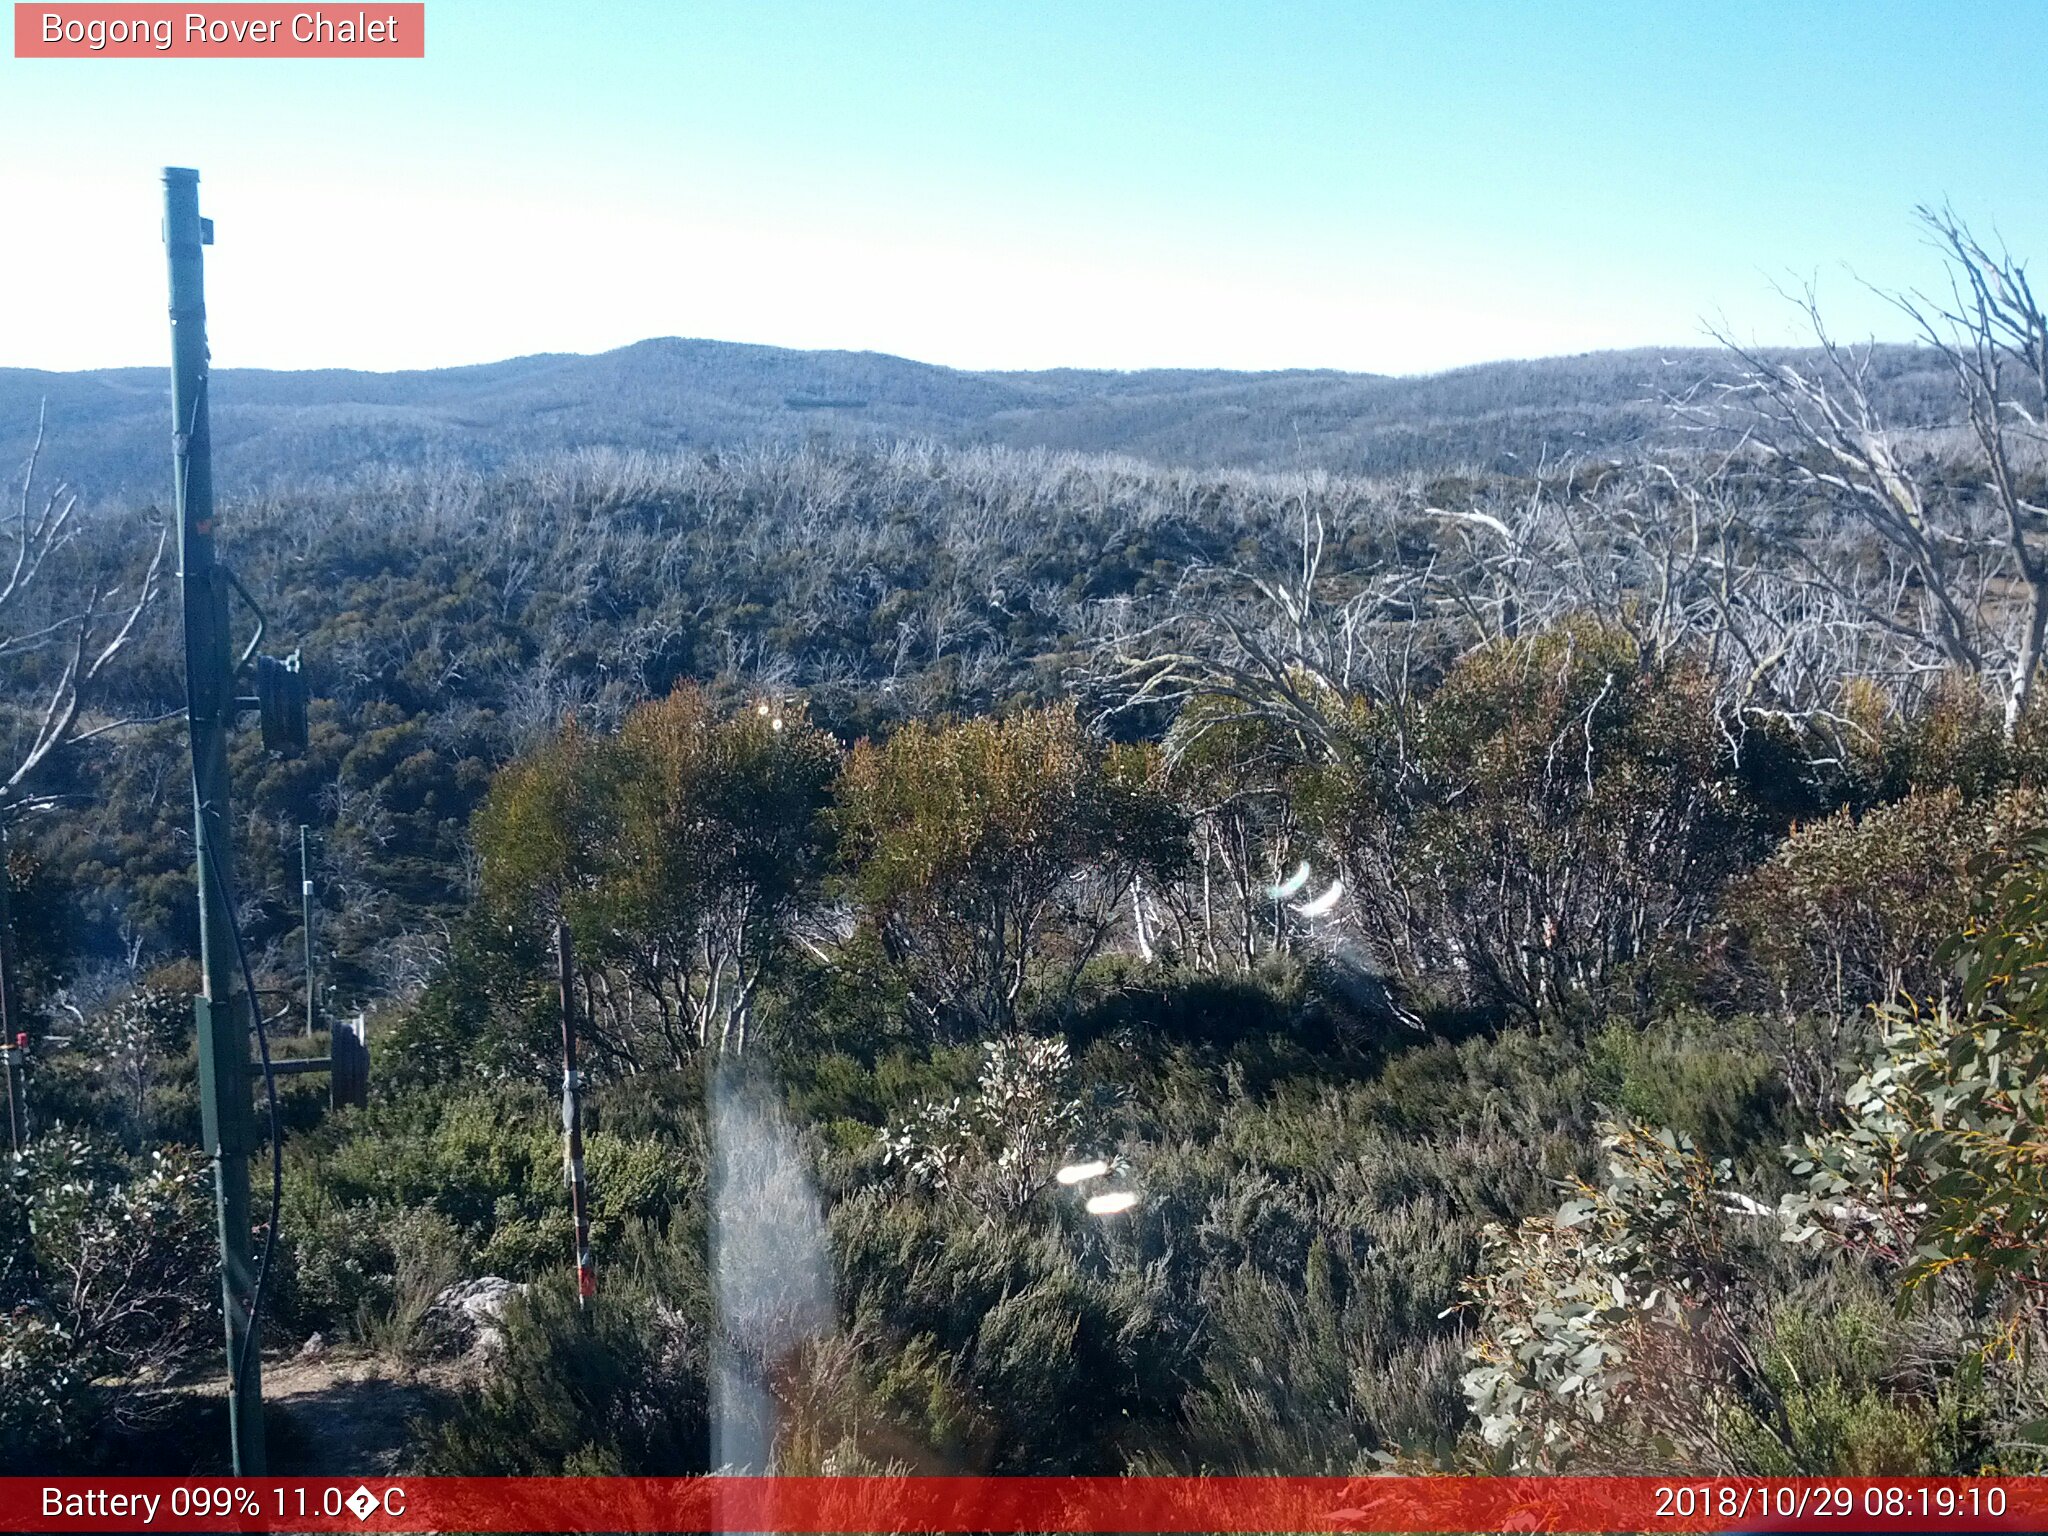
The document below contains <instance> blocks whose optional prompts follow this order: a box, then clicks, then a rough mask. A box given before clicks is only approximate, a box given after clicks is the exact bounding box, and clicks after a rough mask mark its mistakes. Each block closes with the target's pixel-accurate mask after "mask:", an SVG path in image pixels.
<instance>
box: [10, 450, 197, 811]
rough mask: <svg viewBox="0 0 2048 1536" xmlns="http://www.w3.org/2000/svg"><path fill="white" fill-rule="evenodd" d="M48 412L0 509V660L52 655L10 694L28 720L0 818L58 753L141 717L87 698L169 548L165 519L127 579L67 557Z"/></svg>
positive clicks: (65, 514) (135, 620)
mask: <svg viewBox="0 0 2048 1536" xmlns="http://www.w3.org/2000/svg"><path fill="white" fill-rule="evenodd" d="M45 418H46V413H38V415H37V419H36V436H35V443H34V446H33V447H32V448H31V449H30V451H29V456H28V462H27V464H26V466H25V467H24V469H23V472H22V478H21V490H20V493H19V495H18V496H17V497H15V498H14V504H13V506H12V507H11V508H9V509H8V511H7V512H6V513H5V514H4V515H0V569H4V571H5V576H4V578H0V661H5V662H9V663H11V664H12V666H14V667H17V668H18V667H21V666H22V665H23V663H24V661H25V660H26V658H28V657H30V656H40V657H44V658H53V660H52V661H50V663H49V664H48V665H45V666H43V667H42V668H41V669H40V670H41V673H42V676H41V677H40V678H39V679H38V681H37V682H36V683H35V685H34V692H33V694H32V695H31V696H30V697H29V698H28V699H27V700H26V701H23V700H9V701H7V702H8V703H11V704H14V705H15V707H17V708H19V709H20V710H21V711H22V716H23V725H24V727H25V728H24V729H23V730H22V731H21V733H20V735H19V736H18V738H17V740H16V743H15V745H14V748H13V751H12V752H11V753H10V756H12V758H13V762H12V763H11V764H9V763H7V762H4V761H0V824H4V823H5V822H6V821H8V820H11V819H13V818H14V817H17V816H20V815H22V814H24V813H26V812H28V811H32V810H37V809H40V808H41V807H43V806H44V805H45V804H47V803H48V802H49V797H47V796H38V795H37V794H36V793H35V791H34V788H33V784H34V780H35V777H36V775H37V773H38V772H39V771H40V770H41V769H42V768H44V767H45V766H46V765H47V764H48V763H49V762H50V760H51V759H52V758H53V757H55V756H56V755H57V754H58V753H59V752H61V751H63V750H64V749H66V748H68V747H73V746H77V745H79V744H81V743H83V742H87V741H90V740H92V739H93V738H94V737H97V736H104V735H106V734H108V733H109V732H112V731H117V730H120V729H122V728H124V727H127V726H131V725H137V724H141V723H144V721H143V720H141V719H134V718H117V719H98V718H95V717H94V716H93V715H92V713H91V706H92V704H93V702H94V699H95V696H96V694H98V693H99V692H100V691H101V690H102V688H103V686H104V684H105V682H106V680H107V677H108V671H109V668H110V667H111V665H112V663H113V661H114V659H115V657H117V656H118V655H120V653H121V652H122V650H123V649H124V648H125V647H126V646H127V645H128V644H129V642H130V641H131V640H132V639H133V638H134V636H135V632H136V627H137V625H138V624H139V623H140V622H141V619H142V615H143V613H144V611H145V610H146V609H147V608H148V607H149V604H150V602H151V600H152V599H153V598H154V597H155V596H156V595H157V592H158V590H159V589H160V587H161V585H162V576H163V565H164V555H165V551H166V550H167V549H168V548H169V547H170V528H169V526H168V525H164V526H161V527H159V529H158V530H157V540H156V548H155V550H154V552H153V553H152V554H151V555H150V557H149V560H148V563H147V565H146V566H145V567H144V569H143V571H142V574H141V577H140V579H139V580H136V581H134V582H133V583H132V584H130V583H127V582H122V581H118V580H114V579H111V578H109V577H108V576H107V575H106V574H105V570H104V566H103V563H102V562H101V561H100V560H98V559H96V558H92V557H90V556H88V557H86V558H82V559H70V558H66V557H67V556H69V555H76V554H78V552H79V538H78V536H79V533H80V531H81V526H80V519H79V510H78V508H79V496H78V493H77V492H76V491H74V490H72V489H71V488H70V487H68V486H66V485H64V484H62V483H59V484H57V485H55V486H54V487H51V488H49V489H47V490H45V489H42V488H40V487H38V485H37V483H36V472H37V469H38V467H39V466H40V464H41V461H42V452H43V441H44V431H45V425H46V419H45ZM67 585H68V587H69V590H64V588H65V587H66V586H67ZM149 718H156V719H161V718H166V717H164V716H154V717H149Z"/></svg>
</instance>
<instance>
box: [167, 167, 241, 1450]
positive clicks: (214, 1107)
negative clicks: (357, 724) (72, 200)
mask: <svg viewBox="0 0 2048 1536" xmlns="http://www.w3.org/2000/svg"><path fill="white" fill-rule="evenodd" d="M212 243H213V221H212V220H211V219H202V218H201V217H200V216H199V173H198V172H197V171H193V170H182V169H179V168H176V167H166V168H165V170H164V248H165V251H166V253H167V255H168V257H169V260H170V278H171V455H172V459H171V462H172V471H173V485H174V490H175V495H176V499H177V511H178V578H179V584H180V586H181V588H182V590H183V595H184V606H185V700H186V710H187V719H188V722H189V724H190V728H191V736H192V806H193V846H194V850H195V852H196V854H197V857H198V870H197V873H198V877H199V964H200V970H201V973H202V976H203V982H204V990H203V991H202V992H201V993H200V994H199V996H198V997H196V998H194V999H193V1005H194V1009H195V1012H196V1014H197V1021H198V1026H199V1107H200V1122H201V1134H202V1136H203V1137H204V1139H205V1143H206V1152H207V1155H208V1156H209V1157H210V1158H211V1159H212V1160H213V1178H214V1193H215V1207H216V1210H217V1213H218V1215H219V1219H220V1257H221V1309H222V1311H223V1312H224V1313H225V1314H226V1319H227V1352H228V1382H229V1388H228V1391H229V1396H228V1434H229V1436H230V1438H231V1440H232V1442H233V1451H234V1470H235V1475H236V1476H238V1477H247V1476H252V1475H255V1474H257V1473H260V1472H262V1471H263V1469H264V1467H263V1461H264V1458H263V1360H262V1353H261V1348H260V1341H259V1338H258V1334H257V1328H256V1318H255V1315H254V1307H255V1300H256V1296H255V1292H256V1274H255V1268H254V1266H253V1264H252V1262H251V1259H250V1252H249V1238H250V1229H249V1156H250V1153H251V1152H253V1151H254V1150H255V1144H254V1136H253V1126H252V1121H253V1119H254V1117H253V1115H252V1114H251V1112H250V1103H249V1029H250V1023H251V1015H250V1012H249V1010H250V1009H251V1008H252V1007H254V1006H255V1001H256V1000H255V999H254V998H251V997H246V996H244V995H243V994H242V990H241V988H240V987H239V985H238V984H237V981H236V976H235V969H236V968H235V943H236V940H235V930H234V923H235V914H234V913H233V912H232V911H230V910H229V908H228V903H227V893H228V892H229V891H230V890H232V889H233V888H234V884H233V866H232V857H233V844H232V841H231V838H230V835H229V831H228V826H229V822H228V733H229V732H230V731H231V730H232V729H233V728H234V723H235V712H236V707H237V700H236V697H235V674H236V672H237V670H238V667H237V664H236V661H235V657H234V654H233V652H232V650H231V648H230V642H229V638H228V583H229V580H230V579H231V578H230V577H229V576H228V574H227V572H226V571H225V570H224V569H223V568H222V567H221V566H220V565H219V564H218V563H217V562H216V561H215V559H214V548H213V441H212V433H211V430H210V426H209V421H208V416H207V403H206V381H207V366H208V362H207V359H208V354H207V348H206V281H205V252H204V247H206V246H208V245H211V244H212Z"/></svg>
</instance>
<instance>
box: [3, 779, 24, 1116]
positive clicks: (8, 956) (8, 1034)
mask: <svg viewBox="0 0 2048 1536" xmlns="http://www.w3.org/2000/svg"><path fill="white" fill-rule="evenodd" d="M4 815H5V813H4V811H0V817H4ZM13 885H14V876H13V874H12V873H11V872H10V870H9V866H8V863H7V823H6V821H5V820H4V819H0V1041H4V1042H6V1043H7V1044H8V1045H12V1044H13V1043H14V1037H15V1035H16V1033H17V1032H19V1030H20V1028H21V1026H20V1023H19V1021H17V1020H16V1018H15V1001H14V893H13V889H12V888H13ZM9 1108H10V1111H11V1109H12V1104H11V1101H10V1105H9ZM20 1145H21V1144H20V1142H18V1141H17V1142H16V1143H15V1146H16V1147H17V1148H19V1147H20Z"/></svg>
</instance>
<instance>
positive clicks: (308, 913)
mask: <svg viewBox="0 0 2048 1536" xmlns="http://www.w3.org/2000/svg"><path fill="white" fill-rule="evenodd" d="M299 931H300V932H301V933H303V934H304V935H305V938H306V1038H307V1039H309V1040H310V1039H312V1037H313V1031H314V1030H315V1029H317V1028H318V1027H319V1024H320V1005H319V1002H318V1001H317V1000H316V994H315V992H314V980H313V856H312V854H311V853H310V852H309V851H308V847H307V842H306V828H305V825H304V824H303V823H301V824H300V826H299Z"/></svg>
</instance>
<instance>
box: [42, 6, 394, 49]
mask: <svg viewBox="0 0 2048 1536" xmlns="http://www.w3.org/2000/svg"><path fill="white" fill-rule="evenodd" d="M426 55H427V8H426V6H425V5H424V4H418V3H415V4H410V5H394V4H382V3H372V4H369V5H356V6H342V5H330V6H319V5H269V4H261V5H250V4H233V5H206V4H200V5H120V4H92V5H67V4H62V3H57V4H45V5H37V4H22V3H17V4H16V5H15V7H14V56H15V57H16V58H17V59H423V58H425V57H426Z"/></svg>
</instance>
